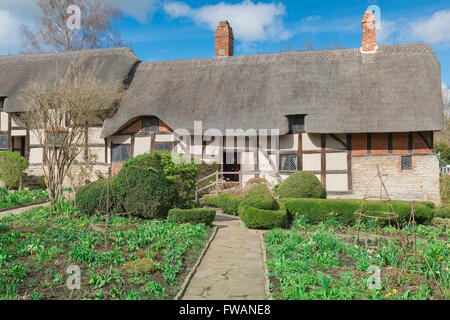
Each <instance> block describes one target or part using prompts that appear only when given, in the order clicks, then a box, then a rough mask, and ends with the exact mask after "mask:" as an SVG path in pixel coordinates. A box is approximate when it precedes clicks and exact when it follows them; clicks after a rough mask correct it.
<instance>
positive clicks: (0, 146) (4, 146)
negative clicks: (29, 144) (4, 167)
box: [0, 134, 8, 150]
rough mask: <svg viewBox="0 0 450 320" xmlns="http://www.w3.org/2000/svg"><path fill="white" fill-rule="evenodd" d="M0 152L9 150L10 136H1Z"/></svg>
mask: <svg viewBox="0 0 450 320" xmlns="http://www.w3.org/2000/svg"><path fill="white" fill-rule="evenodd" d="M0 150H8V135H7V134H2V135H0Z"/></svg>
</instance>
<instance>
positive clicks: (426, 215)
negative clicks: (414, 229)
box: [282, 199, 434, 225]
mask: <svg viewBox="0 0 450 320" xmlns="http://www.w3.org/2000/svg"><path fill="white" fill-rule="evenodd" d="M282 201H283V203H284V204H285V205H286V209H287V210H288V212H289V213H290V214H291V215H292V216H296V215H302V216H306V217H307V218H308V220H309V221H310V222H311V223H313V224H317V223H320V222H322V221H325V220H327V219H328V218H329V217H330V213H332V212H333V217H335V218H336V219H337V220H338V221H339V222H340V223H342V224H345V225H354V223H355V221H356V216H355V214H354V213H355V211H357V210H359V208H360V206H361V200H347V199H283V200H282ZM392 205H393V208H394V212H395V213H397V214H398V215H399V218H398V222H399V223H403V222H405V221H407V220H408V219H409V216H410V214H411V203H410V202H406V201H392ZM433 208H434V204H433V203H431V202H416V205H415V218H416V221H417V223H423V224H427V223H430V222H431V219H432V218H433ZM363 210H367V211H384V212H385V211H387V203H386V202H384V201H366V202H365V205H364V208H363ZM336 214H337V215H336ZM380 222H381V220H380Z"/></svg>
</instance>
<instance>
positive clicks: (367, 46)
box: [361, 10, 377, 52]
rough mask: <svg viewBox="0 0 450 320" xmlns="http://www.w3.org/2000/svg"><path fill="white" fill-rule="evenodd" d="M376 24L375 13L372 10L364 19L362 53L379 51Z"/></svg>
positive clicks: (367, 12) (366, 13)
mask: <svg viewBox="0 0 450 320" xmlns="http://www.w3.org/2000/svg"><path fill="white" fill-rule="evenodd" d="M375 23H376V21H375V15H374V14H373V12H372V11H370V10H368V11H366V12H365V13H364V16H363V19H362V42H361V51H362V52H375V51H376V49H377V40H376V31H375Z"/></svg>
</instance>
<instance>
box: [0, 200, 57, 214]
mask: <svg viewBox="0 0 450 320" xmlns="http://www.w3.org/2000/svg"><path fill="white" fill-rule="evenodd" d="M45 203H50V201H49V200H46V201H42V202H34V203H27V204H22V205H20V206H15V207H11V208H5V209H0V213H1V212H5V211H12V210H17V209H22V208H26V207H32V206H38V205H40V204H45Z"/></svg>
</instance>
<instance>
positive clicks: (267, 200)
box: [242, 184, 278, 210]
mask: <svg viewBox="0 0 450 320" xmlns="http://www.w3.org/2000/svg"><path fill="white" fill-rule="evenodd" d="M242 202H243V203H245V204H246V205H248V206H250V207H254V208H257V209H263V210H276V209H278V204H277V202H276V201H275V199H274V198H273V196H272V193H270V191H269V189H267V187H266V186H265V185H263V184H258V185H256V186H254V187H253V188H251V189H250V191H249V192H248V193H247V195H246V196H245V197H244V199H243V200H242Z"/></svg>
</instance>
